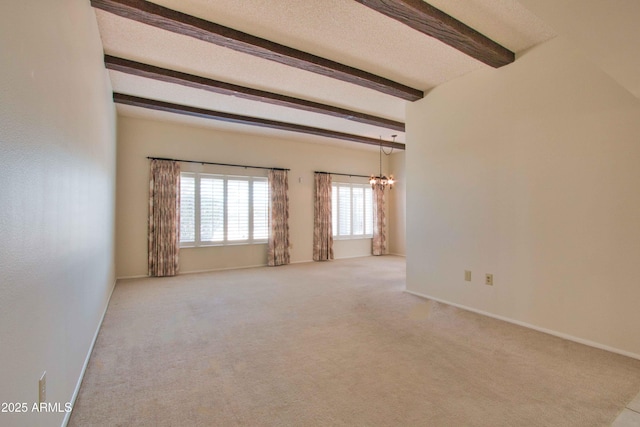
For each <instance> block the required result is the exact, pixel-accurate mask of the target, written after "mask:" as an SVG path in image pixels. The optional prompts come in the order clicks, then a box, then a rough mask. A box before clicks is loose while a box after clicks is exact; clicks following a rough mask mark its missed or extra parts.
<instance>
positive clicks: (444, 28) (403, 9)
mask: <svg viewBox="0 0 640 427" xmlns="http://www.w3.org/2000/svg"><path fill="white" fill-rule="evenodd" d="M355 1H357V2H358V3H361V4H363V5H365V6H367V7H370V8H371V9H373V10H375V11H377V12H380V13H382V14H384V15H387V16H388V17H390V18H393V19H395V20H397V21H400V22H402V23H403V24H405V25H408V26H409V27H411V28H413V29H414V30H418V31H420V32H421V33H423V34H426V35H428V36H431V37H434V38H436V39H437V40H440V41H441V42H443V43H446V44H448V45H449V46H451V47H453V48H455V49H457V50H459V51H461V52H463V53H465V54H467V55H469V56H471V57H473V58H475V59H477V60H478V61H482V62H484V63H485V64H487V65H490V66H492V67H494V68H499V67H502V66H503V65H507V64H510V63H512V62H513V61H515V54H514V53H513V52H511V51H510V50H509V49H507V48H505V47H504V46H502V45H500V44H498V43H496V42H494V41H493V40H491V39H490V38H488V37H486V36H484V35H482V34H480V33H479V32H478V31H476V30H474V29H473V28H471V27H469V26H467V25H466V24H463V23H462V22H460V21H458V20H457V19H455V18H453V17H452V16H450V15H447V14H446V13H444V12H442V11H441V10H439V9H436V8H435V7H433V6H431V5H430V4H428V3H425V2H424V1H423V0H355Z"/></svg>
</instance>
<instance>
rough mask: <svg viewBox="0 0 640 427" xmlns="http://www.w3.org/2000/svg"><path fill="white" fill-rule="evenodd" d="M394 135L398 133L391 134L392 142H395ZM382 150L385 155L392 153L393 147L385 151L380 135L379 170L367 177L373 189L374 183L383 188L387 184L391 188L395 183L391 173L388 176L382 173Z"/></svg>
mask: <svg viewBox="0 0 640 427" xmlns="http://www.w3.org/2000/svg"><path fill="white" fill-rule="evenodd" d="M396 136H398V135H391V137H392V138H393V142H396ZM383 152H384V155H385V156H388V155H390V154H391V153H393V147H392V148H391V151H389V152H388V153H387V152H385V151H384V150H383V149H382V137H380V170H379V173H378V176H374V175H371V177H370V178H369V184H371V188H374V189H375V188H376V185H381V186H382V188H383V189H385V188H387V185H388V186H389V189H392V188H393V184H395V180H394V179H393V175H389V177H388V178H387V176H386V175H382V153H383Z"/></svg>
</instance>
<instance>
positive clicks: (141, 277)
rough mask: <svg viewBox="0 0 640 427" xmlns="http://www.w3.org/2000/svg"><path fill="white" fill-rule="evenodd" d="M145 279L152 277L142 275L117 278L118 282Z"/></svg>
mask: <svg viewBox="0 0 640 427" xmlns="http://www.w3.org/2000/svg"><path fill="white" fill-rule="evenodd" d="M145 277H150V276H149V275H148V274H140V275H138V276H122V277H116V281H118V280H127V279H143V278H145Z"/></svg>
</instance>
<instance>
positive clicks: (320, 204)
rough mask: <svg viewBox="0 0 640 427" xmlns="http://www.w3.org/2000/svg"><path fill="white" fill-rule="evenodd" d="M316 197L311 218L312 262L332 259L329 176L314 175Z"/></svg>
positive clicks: (324, 174)
mask: <svg viewBox="0 0 640 427" xmlns="http://www.w3.org/2000/svg"><path fill="white" fill-rule="evenodd" d="M315 180H316V197H315V204H314V208H315V209H314V218H313V260H314V261H328V260H330V259H333V232H332V230H331V175H329V174H326V173H316V175H315Z"/></svg>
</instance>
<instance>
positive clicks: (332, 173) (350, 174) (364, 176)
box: [315, 171, 371, 178]
mask: <svg viewBox="0 0 640 427" xmlns="http://www.w3.org/2000/svg"><path fill="white" fill-rule="evenodd" d="M315 173H325V174H327V175H340V176H356V177H358V178H371V176H370V175H356V174H353V173H337V172H321V171H315Z"/></svg>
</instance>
